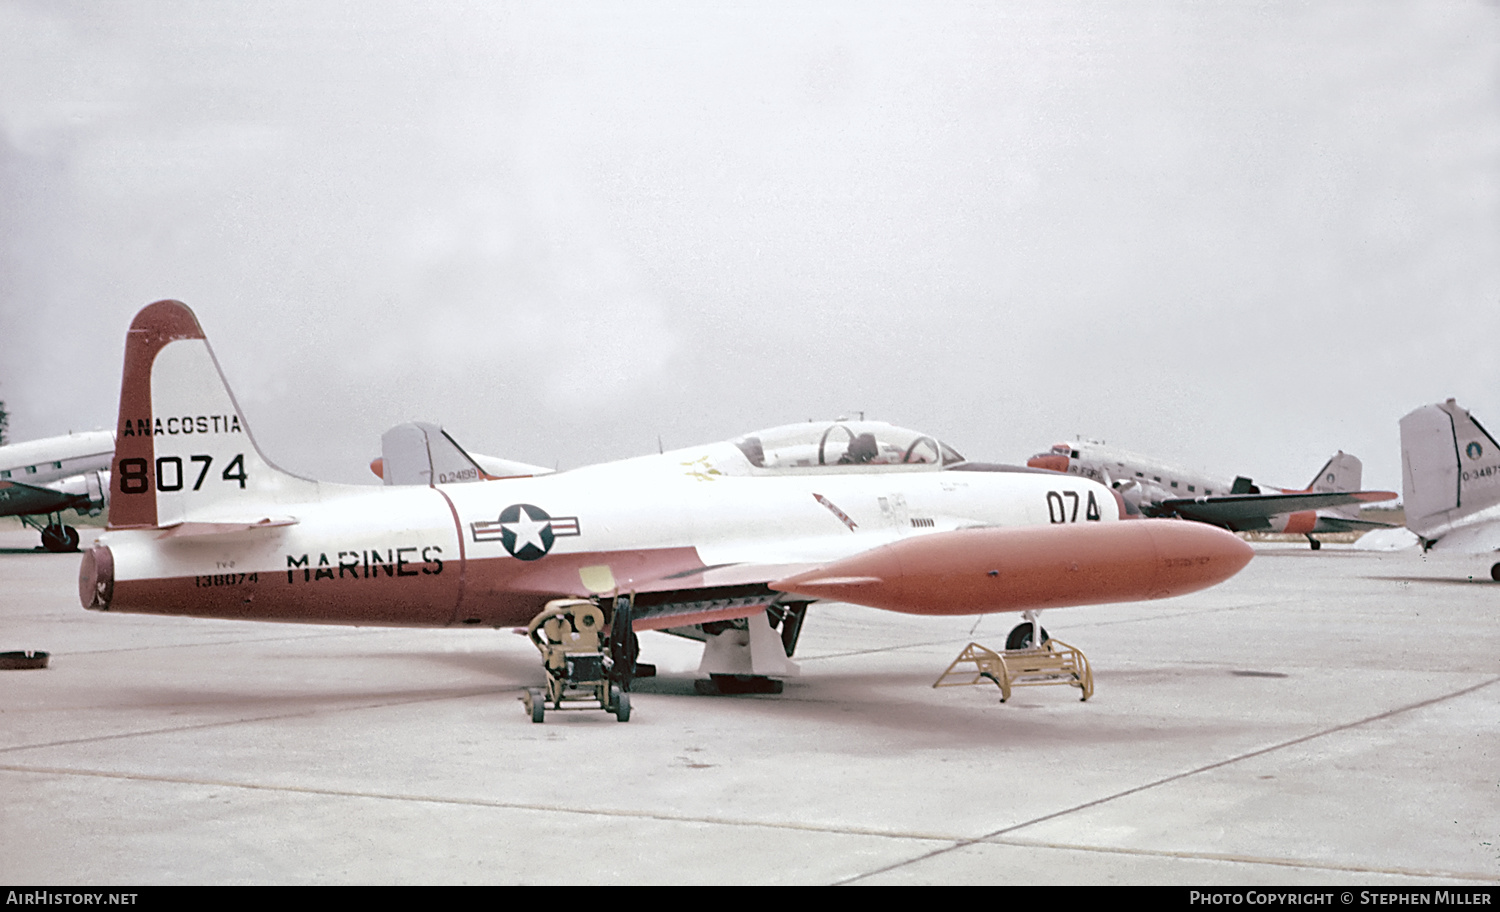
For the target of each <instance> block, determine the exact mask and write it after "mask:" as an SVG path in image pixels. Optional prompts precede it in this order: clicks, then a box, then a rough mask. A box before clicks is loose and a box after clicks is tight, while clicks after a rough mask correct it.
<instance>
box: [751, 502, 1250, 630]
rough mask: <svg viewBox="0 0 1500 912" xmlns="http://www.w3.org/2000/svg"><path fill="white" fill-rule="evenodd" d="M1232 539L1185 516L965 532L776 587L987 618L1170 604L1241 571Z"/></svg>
mask: <svg viewBox="0 0 1500 912" xmlns="http://www.w3.org/2000/svg"><path fill="white" fill-rule="evenodd" d="M1252 554H1253V552H1252V551H1251V549H1250V546H1249V545H1247V544H1245V543H1244V542H1242V541H1240V540H1239V539H1238V538H1236V537H1235V536H1234V535H1233V534H1231V533H1229V532H1225V531H1224V530H1222V529H1218V528H1215V527H1213V526H1206V525H1202V524H1200V523H1190V522H1183V521H1178V520H1152V521H1141V522H1109V523H1102V522H1101V523H1076V524H1074V523H1069V524H1067V525H1057V526H1042V527H1036V526H1032V527H1026V528H1003V529H1002V528H988V529H961V530H958V531H955V532H941V533H937V534H934V535H925V536H921V537H919V538H909V539H904V540H902V541H899V542H896V543H894V544H890V545H884V546H882V547H879V548H874V549H872V550H870V551H866V552H863V553H861V554H856V555H854V556H853V557H849V558H845V559H844V560H840V561H835V562H833V563H831V564H828V565H826V566H823V567H820V568H818V569H816V570H809V571H806V572H803V573H799V574H796V575H794V576H791V577H787V578H786V579H783V580H778V581H777V582H774V583H772V584H771V588H773V589H777V590H780V591H783V592H792V593H795V594H797V595H804V596H809V597H812V598H823V599H831V600H835V601H841V602H853V603H856V604H860V605H869V606H871V607H874V608H884V609H887V610H889V611H901V612H905V613H908V614H939V615H950V614H987V613H990V612H996V611H1024V610H1027V609H1038V608H1054V607H1060V606H1064V605H1096V604H1103V603H1108V602H1125V601H1139V600H1143V599H1159V598H1167V597H1169V596H1174V595H1184V594H1186V593H1189V592H1196V591H1198V590H1199V589H1206V588H1208V587H1209V586H1212V585H1214V584H1216V583H1220V582H1223V581H1224V580H1226V579H1228V578H1229V577H1231V576H1233V575H1234V574H1236V573H1238V572H1239V571H1240V569H1241V568H1243V567H1244V566H1245V565H1246V564H1247V563H1249V562H1250V558H1251V556H1252Z"/></svg>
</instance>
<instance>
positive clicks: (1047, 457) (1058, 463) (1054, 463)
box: [1026, 453, 1068, 472]
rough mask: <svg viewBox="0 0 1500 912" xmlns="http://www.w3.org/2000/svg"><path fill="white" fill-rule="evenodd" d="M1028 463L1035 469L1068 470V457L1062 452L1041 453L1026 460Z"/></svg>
mask: <svg viewBox="0 0 1500 912" xmlns="http://www.w3.org/2000/svg"><path fill="white" fill-rule="evenodd" d="M1026 465H1028V466H1030V467H1031V468H1033V469H1050V470H1052V471H1054V472H1066V471H1067V470H1068V457H1066V456H1064V455H1062V454H1061V453H1039V454H1037V455H1036V456H1033V457H1031V458H1030V459H1028V460H1026Z"/></svg>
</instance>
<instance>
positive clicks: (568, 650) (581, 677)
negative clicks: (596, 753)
mask: <svg viewBox="0 0 1500 912" xmlns="http://www.w3.org/2000/svg"><path fill="white" fill-rule="evenodd" d="M603 630H604V612H603V611H601V610H599V606H597V605H595V604H594V603H592V602H590V601H588V600H587V599H553V600H552V601H550V602H548V603H547V606H546V607H545V608H543V609H542V612H541V613H540V614H538V615H537V616H536V617H534V618H532V619H531V623H530V624H529V625H528V626H527V628H526V633H527V635H528V636H529V637H530V638H531V642H532V644H533V645H535V646H536V648H537V650H538V651H540V652H541V654H542V666H543V667H544V668H545V669H546V670H547V688H546V690H542V689H541V688H537V687H528V688H526V693H525V695H524V696H522V697H521V703H522V705H523V706H525V707H526V711H527V712H528V713H530V714H531V721H533V722H541V721H542V720H543V718H545V716H546V712H547V704H549V703H550V704H551V705H552V708H553V709H602V710H604V711H605V712H609V713H614V716H615V718H616V719H618V720H619V721H621V722H626V721H628V720H629V719H630V693H629V692H628V691H626V690H624V689H623V688H622V687H621V686H620V684H619V682H617V681H616V680H614V679H613V676H612V675H611V674H610V671H611V666H609V665H606V664H605V661H604V658H605V656H604V651H603V649H602V648H601V644H600V642H599V638H600V634H601V633H602V632H603Z"/></svg>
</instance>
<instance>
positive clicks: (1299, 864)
mask: <svg viewBox="0 0 1500 912" xmlns="http://www.w3.org/2000/svg"><path fill="white" fill-rule="evenodd" d="M984 844H985V845H1004V846H1015V847H1017V848H1035V849H1060V850H1063V851H1071V852H1097V853H1100V854H1103V855H1140V856H1143V857H1155V858H1184V859H1194V860H1199V861H1227V862H1235V863H1240V864H1258V865H1273V866H1276V867H1282V868H1307V869H1310V870H1317V871H1345V872H1348V873H1351V874H1390V875H1393V876H1398V877H1441V878H1444V879H1449V880H1477V881H1482V882H1485V883H1500V874H1477V873H1474V872H1472V871H1438V870H1432V869H1425V868H1401V867H1366V866H1364V865H1352V864H1340V863H1338V862H1336V861H1312V862H1310V861H1305V860H1299V859H1296V858H1281V857H1277V856H1271V855H1236V854H1233V853H1230V852H1183V851H1174V850H1172V849H1132V848H1128V847H1125V846H1096V845H1084V844H1082V843H1066V842H1045V841H1042V840H1031V839H987V840H984Z"/></svg>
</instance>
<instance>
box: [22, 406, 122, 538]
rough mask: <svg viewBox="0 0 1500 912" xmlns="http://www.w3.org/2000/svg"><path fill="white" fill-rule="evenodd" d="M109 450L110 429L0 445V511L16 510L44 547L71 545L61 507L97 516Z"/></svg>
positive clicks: (73, 533) (105, 496)
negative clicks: (36, 533)
mask: <svg viewBox="0 0 1500 912" xmlns="http://www.w3.org/2000/svg"><path fill="white" fill-rule="evenodd" d="M114 452H115V435H114V434H111V433H110V432H109V431H89V432H86V433H81V434H67V435H65V436H62V437H48V438H45V439H43V440H31V441H28V442H26V443H14V444H11V445H10V446H3V447H0V516H18V517H20V519H21V522H22V523H24V524H26V525H28V526H31V527H32V528H33V529H36V530H37V531H39V532H41V533H42V547H44V548H46V549H47V550H48V551H59V552H61V551H77V550H78V530H77V529H74V528H73V527H72V526H68V525H64V524H63V521H62V511H64V510H77V511H78V512H79V513H85V514H88V515H91V516H97V515H98V514H99V512H100V511H101V510H103V509H104V508H105V507H107V506H108V505H109V464H110V459H111V458H112V457H113V456H114ZM37 516H41V517H45V521H42V520H37V519H35V518H33V517H37Z"/></svg>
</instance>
